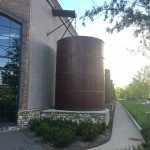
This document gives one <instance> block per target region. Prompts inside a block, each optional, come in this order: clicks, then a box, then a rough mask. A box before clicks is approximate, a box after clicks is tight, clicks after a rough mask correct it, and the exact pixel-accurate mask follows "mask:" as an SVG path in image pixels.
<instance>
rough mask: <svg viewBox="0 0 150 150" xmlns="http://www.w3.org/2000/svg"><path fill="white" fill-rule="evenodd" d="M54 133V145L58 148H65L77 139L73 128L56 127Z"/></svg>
mask: <svg viewBox="0 0 150 150" xmlns="http://www.w3.org/2000/svg"><path fill="white" fill-rule="evenodd" d="M53 131H54V132H53V133H52V143H53V144H54V145H55V146H56V147H64V146H66V145H68V144H70V143H71V141H72V140H73V139H74V137H75V133H76V130H73V128H67V127H66V128H59V127H55V128H54V129H53Z"/></svg>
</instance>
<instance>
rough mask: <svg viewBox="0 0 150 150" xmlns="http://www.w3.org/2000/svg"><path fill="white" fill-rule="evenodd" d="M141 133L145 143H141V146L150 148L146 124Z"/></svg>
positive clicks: (148, 130) (148, 129) (148, 128)
mask: <svg viewBox="0 0 150 150" xmlns="http://www.w3.org/2000/svg"><path fill="white" fill-rule="evenodd" d="M141 133H142V135H143V137H144V139H145V143H144V144H143V147H144V148H146V149H148V150H149V149H150V127H149V126H147V127H145V128H143V129H142V131H141Z"/></svg>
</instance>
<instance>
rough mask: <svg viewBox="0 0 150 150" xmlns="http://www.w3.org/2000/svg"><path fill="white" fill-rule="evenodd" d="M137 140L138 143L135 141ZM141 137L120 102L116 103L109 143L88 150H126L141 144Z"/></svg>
mask: <svg viewBox="0 0 150 150" xmlns="http://www.w3.org/2000/svg"><path fill="white" fill-rule="evenodd" d="M137 140H138V141H137ZM140 140H143V137H142V135H141V133H140V132H139V130H138V129H137V127H136V126H135V124H134V123H133V122H132V120H131V119H130V118H129V116H128V115H127V113H126V112H125V110H124V108H123V107H122V105H121V104H120V102H117V103H116V110H115V115H114V122H113V129H112V137H111V139H110V141H109V142H107V143H106V144H104V145H101V146H99V147H96V148H92V149H90V150H128V149H129V147H130V148H131V147H132V146H133V145H134V146H137V145H139V144H140V143H141V141H140Z"/></svg>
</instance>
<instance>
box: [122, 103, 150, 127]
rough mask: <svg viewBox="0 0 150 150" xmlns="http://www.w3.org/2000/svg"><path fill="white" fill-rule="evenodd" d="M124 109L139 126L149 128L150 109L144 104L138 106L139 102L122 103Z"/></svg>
mask: <svg viewBox="0 0 150 150" xmlns="http://www.w3.org/2000/svg"><path fill="white" fill-rule="evenodd" d="M121 102H122V104H123V105H124V107H125V108H126V109H127V110H128V111H129V112H130V114H131V115H132V117H133V118H134V119H135V120H136V121H137V122H138V124H139V125H140V126H141V127H142V128H145V127H146V126H148V124H149V123H150V121H149V123H148V116H147V114H146V112H147V111H148V109H149V111H150V108H148V106H146V105H144V104H138V103H137V102H132V101H121Z"/></svg>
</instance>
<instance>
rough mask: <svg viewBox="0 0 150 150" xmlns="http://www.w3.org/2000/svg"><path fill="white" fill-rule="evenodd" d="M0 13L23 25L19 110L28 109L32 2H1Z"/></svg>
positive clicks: (18, 0) (13, 0) (3, 0)
mask: <svg viewBox="0 0 150 150" xmlns="http://www.w3.org/2000/svg"><path fill="white" fill-rule="evenodd" d="M0 13H2V14H4V15H6V16H8V17H10V18H12V19H14V20H16V21H18V22H20V23H21V24H22V47H21V63H20V91H19V109H27V100H28V87H29V62H30V0H0Z"/></svg>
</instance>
